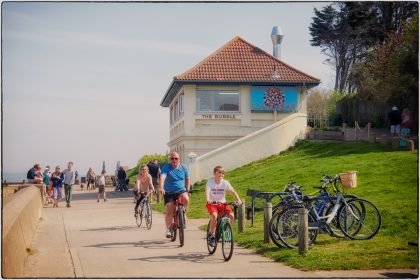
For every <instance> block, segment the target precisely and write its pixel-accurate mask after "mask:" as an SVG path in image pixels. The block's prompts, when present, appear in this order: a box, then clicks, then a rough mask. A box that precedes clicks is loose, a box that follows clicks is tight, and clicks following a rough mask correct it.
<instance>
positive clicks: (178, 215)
mask: <svg viewBox="0 0 420 280" xmlns="http://www.w3.org/2000/svg"><path fill="white" fill-rule="evenodd" d="M165 193H166V194H178V196H177V198H176V200H175V212H174V221H173V222H172V224H171V225H170V226H169V230H170V231H171V241H172V242H174V241H175V240H176V236H177V231H178V230H179V245H180V247H183V246H184V238H185V236H184V230H185V228H186V226H185V207H184V202H183V196H182V193H172V192H165ZM190 193H191V192H190Z"/></svg>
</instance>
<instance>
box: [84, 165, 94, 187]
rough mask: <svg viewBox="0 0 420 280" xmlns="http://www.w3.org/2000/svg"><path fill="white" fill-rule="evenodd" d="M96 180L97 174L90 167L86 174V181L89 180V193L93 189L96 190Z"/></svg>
mask: <svg viewBox="0 0 420 280" xmlns="http://www.w3.org/2000/svg"><path fill="white" fill-rule="evenodd" d="M95 179H96V174H95V172H93V170H92V167H89V170H88V172H87V174H86V180H87V187H86V189H87V190H88V191H89V190H90V189H91V188H92V190H94V189H95ZM91 185H92V186H91Z"/></svg>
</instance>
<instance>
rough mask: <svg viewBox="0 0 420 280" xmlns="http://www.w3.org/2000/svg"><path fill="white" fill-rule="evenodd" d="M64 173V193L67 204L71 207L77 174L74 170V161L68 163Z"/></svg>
mask: <svg viewBox="0 0 420 280" xmlns="http://www.w3.org/2000/svg"><path fill="white" fill-rule="evenodd" d="M63 175H64V181H63V183H64V195H65V198H66V206H67V207H71V200H72V193H73V189H72V188H73V184H74V182H75V180H76V174H75V172H74V170H73V162H71V161H70V162H69V163H68V164H67V169H66V170H64V171H63Z"/></svg>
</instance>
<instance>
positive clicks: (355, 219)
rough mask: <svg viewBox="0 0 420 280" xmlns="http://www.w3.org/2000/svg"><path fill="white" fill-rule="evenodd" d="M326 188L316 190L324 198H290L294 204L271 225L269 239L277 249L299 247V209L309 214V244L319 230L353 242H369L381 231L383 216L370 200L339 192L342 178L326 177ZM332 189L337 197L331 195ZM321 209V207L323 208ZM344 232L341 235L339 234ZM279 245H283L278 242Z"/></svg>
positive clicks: (285, 209)
mask: <svg viewBox="0 0 420 280" xmlns="http://www.w3.org/2000/svg"><path fill="white" fill-rule="evenodd" d="M322 180H323V181H324V184H323V186H321V187H317V188H319V189H320V191H322V193H324V195H323V196H322V195H321V196H315V197H311V196H305V195H301V196H300V197H299V198H298V199H296V197H297V195H296V194H294V195H291V196H289V197H288V198H289V199H291V198H295V200H293V199H291V200H292V201H293V202H294V204H290V206H288V205H286V206H285V207H284V208H283V210H282V211H279V212H277V213H276V214H275V215H274V216H273V217H272V219H271V221H270V229H271V230H270V236H271V238H272V240H273V242H274V243H275V244H276V245H277V246H281V244H284V245H285V246H287V247H289V248H296V247H297V246H298V243H297V242H298V231H297V227H298V209H299V208H302V207H306V208H307V209H308V210H309V214H308V225H309V232H308V233H309V243H312V242H314V241H315V240H316V237H317V234H318V233H319V231H320V230H323V231H325V232H328V233H329V234H330V235H332V236H336V237H343V236H347V237H349V238H351V239H358V240H362V239H369V238H372V237H373V236H374V235H375V234H376V233H377V232H378V230H379V228H380V225H381V216H380V213H379V210H378V209H377V208H376V206H375V205H374V204H373V203H371V202H370V201H368V200H365V199H361V198H357V197H349V196H348V195H347V196H346V195H345V194H343V193H342V192H341V191H340V190H339V184H340V177H339V176H335V177H334V178H332V177H329V176H324V177H323V179H322ZM328 188H331V189H332V191H333V192H334V196H333V195H331V194H329V196H327V195H325V193H328V191H327V189H328ZM320 205H321V206H322V207H320ZM338 230H339V231H341V233H340V232H339V231H338ZM279 241H280V242H279Z"/></svg>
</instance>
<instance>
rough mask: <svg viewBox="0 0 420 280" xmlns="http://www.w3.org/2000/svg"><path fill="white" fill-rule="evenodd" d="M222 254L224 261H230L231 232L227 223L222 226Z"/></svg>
mask: <svg viewBox="0 0 420 280" xmlns="http://www.w3.org/2000/svg"><path fill="white" fill-rule="evenodd" d="M222 253H223V258H224V259H225V261H228V260H230V258H231V257H232V254H233V231H232V226H231V225H230V222H229V221H226V222H225V223H224V224H222Z"/></svg>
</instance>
